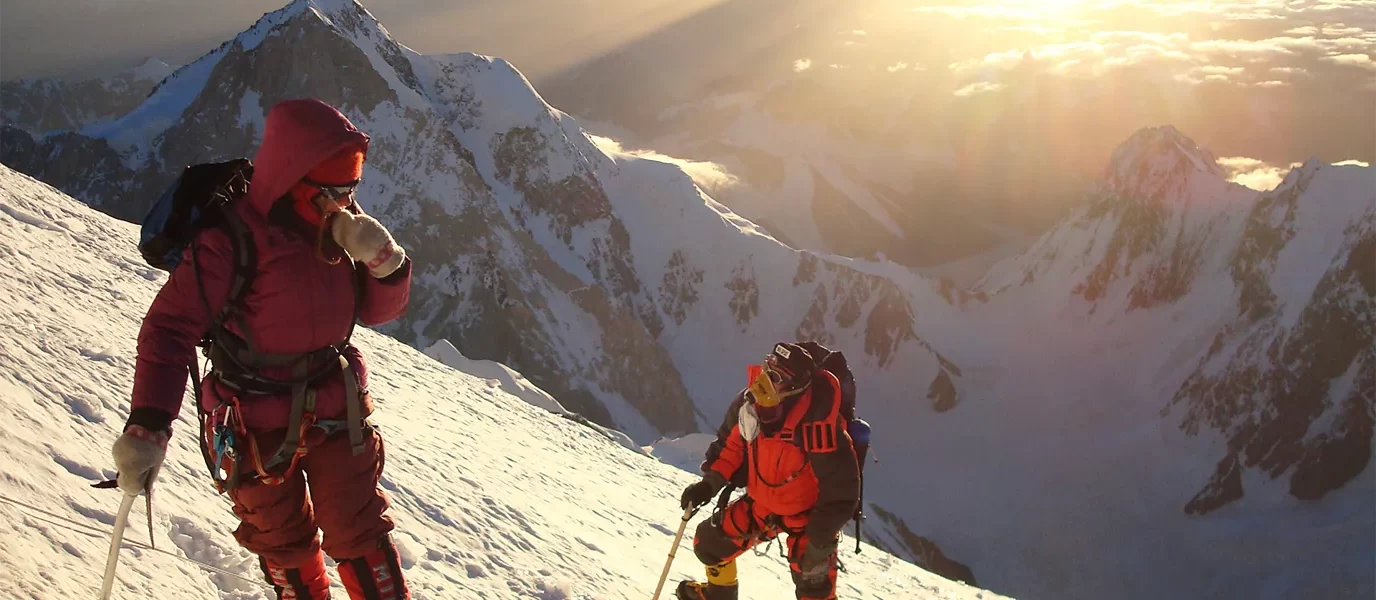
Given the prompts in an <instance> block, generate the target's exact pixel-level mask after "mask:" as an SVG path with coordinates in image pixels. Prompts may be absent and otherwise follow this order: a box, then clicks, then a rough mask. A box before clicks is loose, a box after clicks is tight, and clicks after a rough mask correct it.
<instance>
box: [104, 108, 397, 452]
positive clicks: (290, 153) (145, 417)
mask: <svg viewBox="0 0 1376 600" xmlns="http://www.w3.org/2000/svg"><path fill="white" fill-rule="evenodd" d="M349 147H357V148H360V149H362V150H365V151H366V150H367V147H368V136H367V135H365V134H363V133H361V132H359V131H358V129H356V128H355V127H354V126H353V124H352V123H350V122H349V120H348V118H346V117H345V116H344V115H343V114H341V113H340V112H339V111H338V110H336V109H335V108H334V107H331V106H330V105H328V104H325V103H324V102H321V101H319V100H288V101H285V102H282V103H280V104H278V105H277V106H274V107H273V109H272V111H271V112H270V113H269V114H268V118H267V124H266V126H265V128H264V132H263V143H262V145H261V146H260V147H259V150H258V154H257V156H255V157H254V173H253V177H252V180H251V181H250V183H249V191H248V194H247V196H246V197H245V198H243V199H241V200H240V201H239V202H238V203H237V204H235V206H234V210H235V211H236V213H237V214H238V216H239V217H240V218H241V219H242V220H243V221H244V223H245V225H247V226H248V228H249V230H250V231H251V232H252V233H253V238H254V244H255V248H256V250H257V259H258V262H257V271H256V276H255V277H254V279H253V284H252V286H251V288H250V289H249V292H248V295H247V296H246V297H245V299H244V303H243V306H242V310H243V313H244V321H243V322H244V323H245V324H246V325H247V327H248V328H249V330H250V331H249V332H248V339H251V340H253V341H254V343H255V344H256V347H257V350H258V351H260V352H265V353H272V354H298V353H305V352H310V351H314V350H318V349H320V348H322V347H325V346H328V345H330V344H336V343H339V342H340V341H342V340H343V339H344V337H345V336H346V335H347V334H348V332H349V329H350V324H351V321H352V320H353V317H354V313H355V307H354V281H352V279H353V278H354V277H357V278H358V283H359V295H360V298H359V306H358V307H357V314H358V322H359V323H361V324H363V325H365V326H372V325H379V324H382V323H386V322H388V321H391V320H393V319H395V318H397V317H399V316H400V315H401V314H402V312H403V311H404V310H405V307H406V303H407V300H408V297H409V294H410V285H411V264H410V259H407V261H406V262H405V263H404V264H403V265H402V266H401V268H399V269H397V271H396V272H394V273H392V274H391V275H389V276H387V277H386V278H385V279H381V280H379V279H375V278H373V277H372V276H371V275H369V274H368V270H367V269H366V268H360V269H358V270H357V271H355V270H354V269H353V268H351V266H350V265H349V264H348V263H347V261H339V262H336V263H335V264H330V263H328V262H326V261H324V260H322V259H321V258H320V257H319V256H318V255H317V250H316V235H315V232H312V231H310V230H308V229H307V228H305V227H303V226H301V224H300V223H298V222H292V221H290V220H285V219H279V218H272V219H270V218H269V213H270V212H272V213H273V214H274V217H276V216H279V215H278V214H277V213H278V212H279V211H273V210H272V209H273V207H274V205H275V204H276V203H277V201H278V200H279V199H281V198H283V197H284V196H285V195H286V193H287V191H288V190H289V189H290V188H291V187H292V185H293V184H295V183H296V182H297V181H299V180H300V179H301V178H302V176H304V175H305V174H306V173H307V172H308V171H310V170H311V168H312V167H313V166H315V164H316V163H318V162H320V161H321V160H324V159H325V158H328V157H329V156H331V155H333V154H335V153H336V152H339V151H341V150H344V149H347V148H349ZM288 214H290V212H289V211H288ZM193 243H194V244H195V247H196V257H195V258H196V260H195V264H196V265H199V267H200V271H201V273H200V284H201V285H200V286H198V285H197V281H196V273H195V266H193V264H192V260H191V254H190V249H189V248H188V250H187V254H186V255H184V259H183V260H182V262H181V263H180V264H179V265H178V266H177V268H176V269H175V270H174V271H173V272H172V274H171V276H170V277H169V279H168V280H167V282H166V283H165V284H163V287H162V290H161V291H159V292H158V296H157V298H156V299H154V300H153V303H152V305H151V306H150V307H149V309H148V314H147V316H145V317H144V320H143V326H142V328H141V329H140V331H139V340H138V360H137V363H136V365H135V370H134V391H133V399H132V402H131V405H132V411H131V414H130V417H129V424H131V425H132V424H138V425H142V426H144V427H147V428H149V429H155V430H156V429H165V428H167V427H168V426H169V425H170V423H171V421H172V419H173V418H174V417H175V416H176V415H177V413H178V412H179V411H180V410H181V403H182V397H183V395H184V392H185V387H186V379H187V371H186V367H187V365H188V364H189V363H190V362H191V359H192V358H193V357H194V356H195V354H196V352H197V348H196V344H197V342H199V341H200V339H201V338H202V336H203V335H204V334H205V333H206V331H207V329H208V328H209V327H210V325H211V321H212V319H211V315H212V314H218V313H219V311H220V309H221V307H223V305H224V303H225V302H226V300H227V299H228V294H229V285H230V282H231V274H232V270H233V264H234V261H233V259H232V250H231V249H232V245H231V243H230V240H229V237H228V236H227V235H226V234H225V233H224V232H223V231H222V230H220V229H218V228H207V229H205V230H204V231H202V232H201V233H200V234H198V235H197V237H196V239H195V241H194V242H193ZM325 244H326V248H325V253H326V255H327V256H328V255H331V253H333V255H334V256H344V253H343V251H342V250H341V249H340V248H339V247H338V246H337V245H335V244H334V242H333V240H332V239H330V236H328V235H326V236H325ZM202 287H203V289H204V292H205V299H206V301H208V302H209V304H210V312H209V313H207V311H206V306H205V303H203V302H202V298H201V295H200V294H201V289H202ZM224 325H225V327H226V329H228V330H229V331H230V332H231V333H233V334H234V335H237V336H239V337H240V338H244V337H245V335H244V334H245V332H244V331H242V330H241V329H242V327H241V326H240V323H239V320H238V319H237V318H235V319H229V320H227V321H226V323H225V324H224ZM345 355H346V357H347V358H348V359H349V361H350V363H351V364H352V365H353V368H354V371H355V373H356V374H357V377H358V379H359V387H360V389H363V390H366V389H367V383H368V372H367V367H366V365H365V363H364V360H363V355H362V353H361V352H360V351H359V350H358V349H357V348H353V347H350V348H349V349H348V350H347V351H346V352H345ZM263 375H267V376H269V377H276V378H283V379H285V378H288V377H289V376H290V375H291V374H290V373H289V372H271V371H269V372H266V373H263ZM342 376H343V373H342V371H341V372H339V373H336V374H334V375H332V376H331V377H330V378H328V379H327V380H325V381H324V382H323V383H322V384H321V385H320V386H319V387H318V388H317V395H316V416H317V417H318V418H319V419H343V418H344V417H345V391H344V385H343V379H342ZM202 390H203V394H202V396H203V404H204V407H205V408H206V409H207V410H209V409H213V408H214V407H215V405H216V404H217V403H218V402H219V398H226V399H228V398H231V397H233V396H234V393H233V392H232V391H231V390H229V389H228V388H226V387H224V386H223V384H220V383H219V382H217V381H215V380H214V379H213V378H206V379H205V380H204V381H202ZM365 398H366V396H365ZM240 400H241V408H242V409H243V410H242V413H243V419H244V423H245V425H247V426H248V427H249V428H250V429H253V430H258V431H265V430H271V429H278V428H282V427H286V426H287V422H288V418H289V412H290V408H291V397H290V395H289V394H284V395H280V396H278V395H251V396H244V397H241V398H240ZM370 410H371V406H365V407H364V411H365V414H366V413H367V412H368V411H370Z"/></svg>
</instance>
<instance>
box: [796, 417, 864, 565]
mask: <svg viewBox="0 0 1376 600" xmlns="http://www.w3.org/2000/svg"><path fill="white" fill-rule="evenodd" d="M833 426H834V427H835V428H836V431H837V432H838V435H837V436H836V437H837V440H836V445H835V447H834V448H833V449H830V451H827V452H809V453H808V460H809V461H810V462H811V463H812V472H813V473H814V474H815V475H816V476H817V486H818V494H817V504H816V506H815V507H814V508H813V509H812V515H811V516H810V518H809V519H808V524H807V531H806V533H807V536H808V539H810V540H817V541H822V540H830V539H833V538H835V537H836V535H837V534H839V533H840V532H841V528H842V527H845V526H846V522H847V521H850V519H851V517H852V516H854V515H855V508H856V505H857V504H859V502H860V464H859V462H858V461H857V460H856V456H855V444H854V443H852V442H851V439H850V434H849V433H847V432H846V429H845V423H843V422H842V419H841V418H840V416H837V417H836V421H835V422H834V423H833Z"/></svg>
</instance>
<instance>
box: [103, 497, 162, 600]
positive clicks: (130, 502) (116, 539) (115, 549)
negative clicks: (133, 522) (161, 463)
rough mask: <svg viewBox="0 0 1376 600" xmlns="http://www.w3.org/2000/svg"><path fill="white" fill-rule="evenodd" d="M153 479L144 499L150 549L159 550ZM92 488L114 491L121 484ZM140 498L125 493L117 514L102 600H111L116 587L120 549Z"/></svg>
mask: <svg viewBox="0 0 1376 600" xmlns="http://www.w3.org/2000/svg"><path fill="white" fill-rule="evenodd" d="M151 479H152V478H151V477H150V478H149V481H147V482H145V484H144V497H145V498H146V499H147V502H148V507H147V508H148V511H147V512H148V547H149V548H152V549H154V550H156V549H157V546H156V545H155V544H156V542H154V540H153V487H152V485H151V484H152V480H151ZM91 487H93V488H97V489H114V488H118V487H119V483H118V482H117V481H116V480H114V479H112V480H110V481H102V482H100V483H97V484H94V485H92V486H91ZM138 497H139V495H138V493H137V492H135V493H132V494H131V493H129V492H125V493H124V499H122V500H120V503H119V512H117V513H115V529H114V531H113V532H111V534H110V554H109V556H107V557H106V559H105V578H104V579H103V580H102V582H101V584H100V600H110V591H111V590H112V589H114V587H115V568H116V567H117V566H119V548H120V546H122V545H123V544H124V530H125V529H127V528H128V527H129V511H131V510H133V508H134V501H135V500H137V499H138Z"/></svg>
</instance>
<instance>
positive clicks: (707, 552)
mask: <svg viewBox="0 0 1376 600" xmlns="http://www.w3.org/2000/svg"><path fill="white" fill-rule="evenodd" d="M714 521H717V520H716V519H708V520H706V521H703V522H702V523H701V524H699V525H698V530H697V534H696V535H694V536H693V553H694V554H697V557H698V560H699V561H702V564H704V565H709V566H710V565H719V564H722V563H724V562H727V561H730V560H735V559H736V557H738V556H740V555H741V554H744V553H745V551H746V550H749V549H750V548H752V547H754V546H755V545H756V544H758V543H760V542H766V541H769V540H772V539H774V538H775V537H777V536H778V535H779V534H780V533H787V534H788V542H787V543H786V544H785V545H786V546H787V547H788V566H789V570H790V571H792V574H793V586H794V592H795V594H796V595H797V597H798V599H799V600H834V599H835V598H836V553H835V552H832V554H831V558H830V560H831V569H830V571H829V572H828V574H827V579H826V581H824V582H821V583H815V582H808V581H804V580H803V579H802V567H801V566H800V565H801V564H802V561H803V553H804V552H805V551H806V550H807V535H806V534H804V533H802V531H803V528H804V527H805V526H806V525H807V520H806V518H803V517H796V516H795V517H780V516H778V515H771V514H770V513H768V512H767V511H764V510H763V509H761V508H759V507H758V506H757V505H756V504H755V503H754V502H753V501H752V500H751V499H750V497H749V496H746V497H744V498H741V499H739V500H736V501H735V502H732V503H731V504H730V505H729V506H727V507H726V510H725V511H724V512H723V513H722V515H721V518H720V521H719V522H716V523H714Z"/></svg>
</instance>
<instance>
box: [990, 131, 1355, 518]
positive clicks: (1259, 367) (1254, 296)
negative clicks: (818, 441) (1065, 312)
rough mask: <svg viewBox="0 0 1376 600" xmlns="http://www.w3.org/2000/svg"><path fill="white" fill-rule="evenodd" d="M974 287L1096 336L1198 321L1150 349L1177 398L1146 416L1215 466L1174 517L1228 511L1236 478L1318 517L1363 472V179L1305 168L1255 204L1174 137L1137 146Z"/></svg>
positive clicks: (1314, 164)
mask: <svg viewBox="0 0 1376 600" xmlns="http://www.w3.org/2000/svg"><path fill="white" fill-rule="evenodd" d="M1067 286H1070V287H1069V290H1067V289H1066V287H1067ZM983 287H984V288H985V290H984V291H985V292H987V293H992V294H995V295H996V296H997V295H999V294H1011V295H1031V296H1039V297H1040V298H1041V299H1043V300H1045V301H1047V302H1051V303H1054V302H1057V301H1058V298H1059V301H1061V302H1064V301H1065V300H1066V295H1067V292H1068V296H1071V297H1077V298H1078V299H1079V300H1083V302H1084V303H1083V304H1082V305H1080V307H1075V305H1073V304H1072V308H1071V309H1070V310H1071V311H1072V312H1074V311H1076V310H1078V309H1083V310H1084V312H1085V313H1086V314H1087V315H1089V316H1091V317H1092V316H1095V315H1096V314H1097V313H1100V312H1103V313H1104V314H1103V315H1101V318H1100V320H1099V323H1101V325H1100V328H1101V329H1104V330H1112V329H1115V328H1116V327H1117V322H1118V321H1120V320H1122V319H1124V318H1125V315H1128V317H1127V318H1130V315H1129V313H1133V312H1141V311H1149V310H1150V309H1153V308H1163V309H1168V310H1174V311H1179V312H1178V313H1177V314H1179V315H1188V316H1189V317H1190V318H1191V319H1198V320H1197V321H1196V322H1195V323H1193V324H1192V325H1191V326H1189V327H1187V328H1186V329H1188V331H1187V332H1185V333H1188V334H1189V335H1190V336H1191V338H1190V339H1189V340H1188V341H1187V342H1186V343H1183V344H1182V345H1180V346H1176V347H1170V346H1163V347H1162V348H1161V350H1162V351H1163V354H1165V353H1166V352H1168V353H1169V356H1171V357H1173V359H1174V360H1173V363H1172V364H1171V365H1170V367H1171V368H1172V370H1173V371H1175V372H1173V373H1172V374H1171V376H1170V377H1165V378H1163V379H1162V382H1170V383H1171V384H1172V385H1177V386H1179V387H1178V388H1177V389H1175V390H1173V392H1172V393H1170V394H1169V397H1170V398H1171V401H1170V405H1169V406H1167V407H1163V409H1162V414H1163V416H1167V417H1171V416H1174V418H1177V419H1182V423H1181V426H1182V427H1183V428H1184V429H1185V431H1187V432H1188V433H1190V434H1197V433H1198V432H1199V431H1200V430H1201V429H1205V430H1208V429H1213V430H1217V431H1219V432H1222V433H1223V434H1225V435H1226V436H1227V437H1228V449H1227V451H1226V452H1225V453H1224V455H1223V456H1222V457H1221V458H1220V459H1219V461H1218V465H1217V469H1216V471H1215V474H1214V475H1213V477H1211V478H1210V479H1209V481H1208V483H1207V485H1205V486H1204V487H1203V489H1201V490H1200V492H1199V493H1198V494H1197V495H1196V496H1195V497H1194V498H1193V499H1192V500H1191V501H1190V502H1189V503H1188V504H1187V505H1186V506H1185V510H1186V511H1187V512H1190V513H1206V512H1209V511H1212V510H1216V509H1218V508H1220V507H1222V506H1224V505H1225V504H1228V503H1229V502H1232V501H1234V500H1237V499H1238V498H1241V497H1242V496H1243V494H1244V489H1243V483H1242V473H1243V471H1244V470H1246V469H1248V468H1254V469H1258V470H1261V471H1264V472H1265V473H1267V474H1268V475H1270V477H1272V478H1278V477H1285V478H1286V479H1287V480H1288V481H1289V483H1290V493H1291V494H1292V495H1294V496H1295V497H1296V498H1300V499H1317V498H1319V497H1321V496H1323V495H1324V494H1325V493H1327V492H1329V491H1332V490H1334V489H1337V488H1340V487H1342V486H1343V485H1344V484H1346V483H1348V482H1349V481H1351V480H1352V479H1353V478H1354V477H1356V476H1357V475H1358V474H1360V473H1361V472H1362V471H1363V470H1364V469H1365V468H1366V466H1367V464H1368V462H1370V457H1371V453H1372V423H1373V420H1374V419H1376V417H1373V414H1372V412H1373V409H1372V407H1373V403H1374V402H1376V361H1374V360H1373V358H1376V354H1373V352H1376V350H1373V349H1376V300H1373V295H1376V175H1373V171H1372V169H1370V168H1364V167H1360V166H1356V165H1348V166H1341V167H1337V166H1329V165H1324V164H1321V163H1319V162H1318V161H1310V162H1309V163H1306V164H1305V165H1303V166H1302V167H1300V168H1297V169H1295V170H1294V171H1292V172H1291V173H1290V174H1289V175H1288V176H1287V177H1286V179H1285V181H1284V182H1283V183H1282V184H1281V186H1280V187H1278V188H1277V189H1275V190H1273V191H1271V192H1266V193H1262V194H1258V193H1257V192H1254V191H1251V190H1248V189H1246V188H1243V187H1241V186H1239V185H1236V184H1231V183H1227V182H1226V181H1224V178H1223V173H1222V171H1221V170H1220V169H1219V167H1218V165H1217V162H1216V159H1215V158H1214V157H1213V156H1212V155H1211V154H1209V153H1208V152H1207V151H1206V150H1203V149H1200V148H1197V147H1196V146H1195V144H1194V143H1193V142H1192V141H1190V140H1189V139H1188V138H1186V137H1185V136H1184V135H1182V134H1181V133H1180V132H1178V131H1176V130H1174V129H1173V128H1169V127H1167V128H1160V129H1154V130H1145V131H1143V132H1140V133H1139V134H1138V135H1136V136H1134V138H1133V139H1131V140H1129V141H1128V142H1127V143H1125V144H1124V145H1123V146H1122V147H1120V148H1119V149H1118V151H1117V152H1115V154H1114V158H1113V162H1112V164H1111V166H1110V170H1109V172H1108V173H1107V174H1106V178H1105V181H1104V185H1103V189H1102V192H1101V196H1100V197H1098V198H1097V199H1095V200H1093V202H1092V203H1091V204H1090V205H1089V206H1087V207H1086V208H1084V209H1082V210H1081V211H1080V212H1079V213H1078V214H1077V215H1075V216H1074V217H1072V218H1071V219H1069V220H1067V221H1066V222H1065V223H1063V224H1062V225H1061V226H1060V227H1058V228H1057V229H1056V230H1055V231H1053V232H1051V233H1049V234H1047V235H1046V236H1045V237H1043V238H1042V239H1041V240H1040V241H1039V242H1038V244H1037V245H1036V247H1034V248H1033V249H1032V250H1031V251H1029V252H1028V254H1026V255H1025V256H1023V257H1020V258H1018V259H1015V260H1010V261H1007V262H1006V263H1005V264H1003V265H1001V266H1000V267H998V268H996V269H995V270H994V271H993V272H991V273H990V274H989V276H988V278H987V279H986V280H985V281H984V282H983ZM1018 287H1020V288H1024V290H1015V289H1009V288H1018ZM1144 318H1147V317H1144ZM1170 328H1171V329H1178V328H1181V326H1180V325H1172V326H1171V327H1170ZM1181 357H1189V358H1190V359H1191V360H1182V359H1181ZM1163 358H1164V356H1163ZM1180 367H1185V368H1187V369H1188V370H1187V371H1185V372H1184V374H1186V375H1187V376H1186V377H1185V379H1184V380H1183V381H1181V380H1180V376H1181V374H1182V373H1181V372H1180V371H1179V368H1180ZM1182 417H1183V418H1182ZM1292 467H1293V471H1292V470H1291V469H1292Z"/></svg>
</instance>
